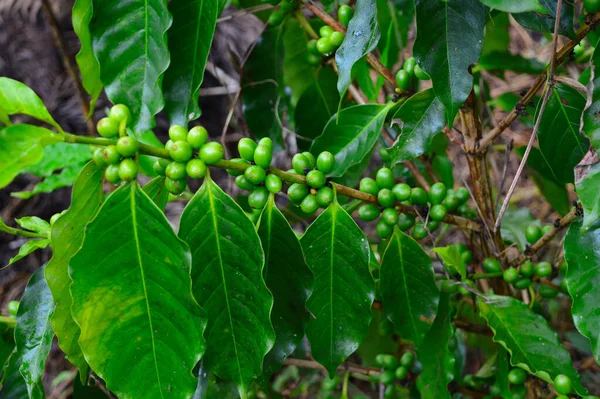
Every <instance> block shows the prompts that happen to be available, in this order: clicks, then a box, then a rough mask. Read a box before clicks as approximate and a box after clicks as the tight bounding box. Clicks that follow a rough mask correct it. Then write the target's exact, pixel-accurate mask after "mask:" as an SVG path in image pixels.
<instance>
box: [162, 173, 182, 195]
mask: <svg viewBox="0 0 600 399" xmlns="http://www.w3.org/2000/svg"><path fill="white" fill-rule="evenodd" d="M186 183H187V182H186V181H185V179H183V180H173V179H169V178H168V177H167V178H166V179H165V188H166V189H167V191H168V192H170V193H171V194H173V195H179V194H181V193H183V191H184V190H185V186H186Z"/></svg>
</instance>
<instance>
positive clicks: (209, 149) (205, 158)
mask: <svg viewBox="0 0 600 399" xmlns="http://www.w3.org/2000/svg"><path fill="white" fill-rule="evenodd" d="M224 156H225V149H224V148H223V146H222V145H221V143H217V142H216V141H211V142H210V143H206V144H204V145H203V146H202V148H200V159H201V160H202V162H204V163H205V164H207V165H213V164H215V163H217V162H219V161H220V160H221V159H223V157H224Z"/></svg>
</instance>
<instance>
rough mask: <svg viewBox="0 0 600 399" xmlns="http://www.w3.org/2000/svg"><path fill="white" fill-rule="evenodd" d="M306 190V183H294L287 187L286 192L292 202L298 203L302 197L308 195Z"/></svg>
mask: <svg viewBox="0 0 600 399" xmlns="http://www.w3.org/2000/svg"><path fill="white" fill-rule="evenodd" d="M308 191H309V189H308V186H307V185H305V184H301V183H294V184H292V185H291V186H290V187H289V188H288V191H287V194H288V197H289V198H290V201H291V202H292V203H293V204H296V205H300V203H301V202H302V200H303V199H304V197H306V196H307V195H308ZM317 205H318V204H317Z"/></svg>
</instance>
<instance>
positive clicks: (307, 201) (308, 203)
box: [300, 194, 319, 214]
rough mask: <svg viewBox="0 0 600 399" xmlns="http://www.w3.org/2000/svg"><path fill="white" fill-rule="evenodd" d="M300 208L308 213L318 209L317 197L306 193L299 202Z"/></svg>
mask: <svg viewBox="0 0 600 399" xmlns="http://www.w3.org/2000/svg"><path fill="white" fill-rule="evenodd" d="M300 209H302V212H304V213H308V214H311V213H314V212H316V210H317V209H319V203H318V202H317V198H316V197H315V196H314V195H312V194H308V195H307V196H306V197H304V199H303V200H302V202H301V203H300Z"/></svg>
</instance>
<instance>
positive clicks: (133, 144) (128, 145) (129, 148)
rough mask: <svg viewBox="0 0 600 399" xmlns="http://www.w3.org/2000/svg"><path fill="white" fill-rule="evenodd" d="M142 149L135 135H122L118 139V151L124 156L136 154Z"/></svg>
mask: <svg viewBox="0 0 600 399" xmlns="http://www.w3.org/2000/svg"><path fill="white" fill-rule="evenodd" d="M139 149H140V144H139V143H138V142H137V140H136V139H134V138H133V137H128V136H126V137H121V138H120V139H119V140H117V151H119V154H121V155H122V156H124V157H132V156H134V155H135V154H136V153H137V152H138V150H139Z"/></svg>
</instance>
